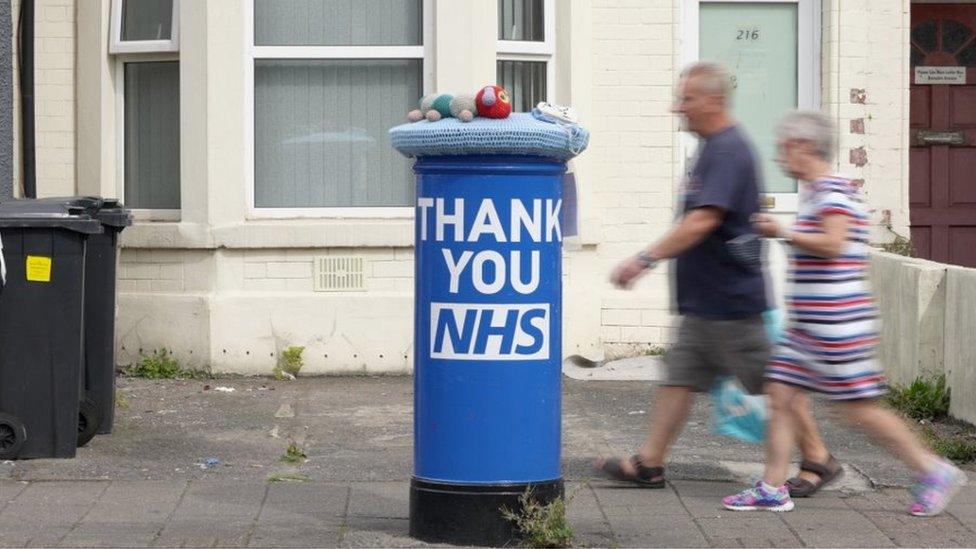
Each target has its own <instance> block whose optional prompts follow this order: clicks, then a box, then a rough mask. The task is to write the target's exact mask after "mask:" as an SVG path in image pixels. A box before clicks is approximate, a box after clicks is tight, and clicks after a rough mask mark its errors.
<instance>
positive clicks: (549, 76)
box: [497, 0, 555, 112]
mask: <svg viewBox="0 0 976 549" xmlns="http://www.w3.org/2000/svg"><path fill="white" fill-rule="evenodd" d="M554 44H555V1H554V0H498V64H497V75H498V76H497V78H498V85H500V86H502V87H504V88H505V89H507V90H508V92H509V95H510V96H511V98H512V108H513V109H514V110H515V111H517V112H527V111H530V110H532V108H533V107H535V106H536V104H538V103H539V101H547V100H548V99H549V94H550V90H551V89H552V83H553V75H554V74H555V72H554V67H553V53H554V51H555V47H554Z"/></svg>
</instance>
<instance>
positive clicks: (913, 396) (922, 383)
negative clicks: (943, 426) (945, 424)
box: [887, 374, 951, 421]
mask: <svg viewBox="0 0 976 549" xmlns="http://www.w3.org/2000/svg"><path fill="white" fill-rule="evenodd" d="M950 393H951V391H950V389H949V387H948V385H947V384H946V378H945V374H939V375H929V376H919V377H917V378H915V381H913V382H911V384H909V385H908V386H907V387H905V386H901V385H896V386H894V387H892V388H891V392H890V393H889V394H888V397H887V400H888V403H889V404H890V405H891V406H892V407H894V408H895V409H896V410H898V411H900V412H902V413H903V414H905V415H906V416H908V417H910V418H912V419H924V420H929V421H932V420H937V419H942V418H944V417H946V416H947V415H949V399H950V397H951V394H950Z"/></svg>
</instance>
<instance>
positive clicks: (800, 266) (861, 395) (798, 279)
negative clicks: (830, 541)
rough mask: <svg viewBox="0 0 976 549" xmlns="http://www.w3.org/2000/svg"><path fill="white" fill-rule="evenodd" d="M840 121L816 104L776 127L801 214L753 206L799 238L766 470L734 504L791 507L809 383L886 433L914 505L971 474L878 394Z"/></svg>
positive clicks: (929, 509) (762, 224)
mask: <svg viewBox="0 0 976 549" xmlns="http://www.w3.org/2000/svg"><path fill="white" fill-rule="evenodd" d="M833 133H834V132H833V124H832V123H831V122H830V120H829V119H828V118H827V117H826V116H824V115H823V114H821V113H818V112H802V111H797V112H793V113H790V114H788V115H787V116H786V117H784V118H783V120H782V121H781V122H780V124H779V126H778V127H777V139H778V147H779V154H778V158H777V161H778V162H779V164H780V166H781V167H782V169H783V170H784V171H785V172H786V173H787V174H789V175H790V176H791V177H794V178H797V179H799V180H800V181H801V190H800V206H799V212H798V215H797V221H796V224H795V225H794V226H793V228H792V229H791V230H787V229H784V228H783V227H782V226H781V225H780V224H779V223H778V222H777V221H776V220H775V219H774V218H773V217H772V216H769V215H766V214H760V215H757V216H755V219H754V225H755V228H756V230H757V232H759V233H761V234H762V235H764V236H767V237H776V238H783V239H784V240H785V241H786V242H787V243H789V244H790V245H791V247H792V250H791V258H790V269H789V280H788V285H787V297H786V300H787V309H788V311H789V323H788V328H787V330H786V336H785V337H784V339H783V340H782V341H781V342H780V344H779V345H778V346H777V348H776V349H775V350H774V352H773V356H772V358H771V360H770V363H769V366H768V367H767V369H766V382H767V384H766V393H767V394H768V395H769V397H770V412H771V413H770V418H769V424H768V432H767V440H766V471H765V474H764V477H763V480H761V481H759V482H757V483H756V485H755V487H753V488H750V489H748V490H745V491H743V492H741V493H739V494H736V495H733V496H729V497H726V498H725V499H724V500H723V501H722V503H723V504H724V506H725V507H726V508H727V509H731V510H735V511H758V510H768V511H789V510H791V509H793V501H792V500H791V499H790V493H789V488H788V487H787V486H786V484H785V482H786V480H787V470H788V467H789V464H790V457H791V451H792V448H793V445H794V442H795V438H796V417H795V415H794V412H793V411H791V410H792V409H793V408H794V405H795V404H796V402H795V399H797V398H799V397H800V395H802V394H803V393H802V392H803V391H805V390H809V391H816V392H819V393H822V394H824V395H825V396H826V397H827V398H828V399H831V400H834V401H836V402H837V403H838V404H839V405H840V408H841V410H842V412H843V415H844V417H845V418H846V419H848V420H851V421H852V422H854V423H855V424H857V425H859V426H862V427H864V428H865V429H867V430H868V431H869V432H870V433H871V434H872V435H874V436H875V437H876V438H877V439H879V440H880V441H882V442H884V443H885V444H886V445H887V446H888V447H889V448H890V449H891V450H892V451H893V452H895V453H896V454H897V455H898V457H899V458H901V460H902V461H903V462H904V463H905V464H906V465H907V466H908V467H909V468H911V470H912V471H913V472H914V473H915V475H916V477H917V479H918V483H917V485H916V486H915V488H914V489H913V490H912V494H913V495H914V497H915V501H914V503H913V504H912V505H911V508H910V509H909V512H910V513H911V514H912V515H917V516H933V515H937V514H939V513H941V512H942V511H943V510H944V509H945V507H946V505H948V503H949V500H950V499H951V498H952V497H953V495H955V493H956V491H958V489H959V488H960V487H962V486H963V485H964V484H965V483H966V475H965V473H963V472H962V471H960V470H959V469H958V468H956V467H955V466H953V465H952V464H950V463H948V462H947V461H944V460H942V459H940V458H938V457H937V456H935V455H934V454H932V453H931V452H930V451H929V450H928V449H926V448H925V446H924V445H923V444H922V443H921V442H920V441H919V439H918V437H916V436H915V434H914V433H913V432H912V431H911V429H910V428H909V427H908V426H907V425H906V424H905V423H904V422H903V421H902V420H901V419H900V418H898V417H897V416H896V415H895V414H894V413H892V412H891V411H889V410H887V409H885V408H883V407H881V406H880V405H879V404H878V403H877V402H876V401H877V399H878V397H881V396H882V395H884V394H885V393H886V392H887V386H886V382H885V379H884V376H883V373H882V370H881V366H880V365H879V364H878V363H877V361H876V358H875V354H876V353H875V351H876V347H877V343H878V330H877V326H876V321H877V308H876V307H875V304H874V301H873V298H872V296H871V294H870V291H869V289H868V286H867V281H866V277H867V259H868V258H867V252H868V216H867V211H866V208H865V206H864V204H863V203H862V202H861V199H860V197H859V193H858V191H857V189H856V188H855V187H854V186H852V184H851V182H850V181H849V180H847V179H845V178H844V177H841V176H837V175H831V173H830V161H831V158H832V155H833V148H834V143H833Z"/></svg>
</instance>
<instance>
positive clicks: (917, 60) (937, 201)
mask: <svg viewBox="0 0 976 549" xmlns="http://www.w3.org/2000/svg"><path fill="white" fill-rule="evenodd" d="M911 36H912V46H911V52H912V54H911V55H912V56H911V65H912V71H911V73H912V74H911V78H912V86H911V142H912V147H911V155H910V161H909V162H910V176H909V184H910V203H911V227H912V241H913V242H914V244H915V247H916V249H917V251H918V255H919V256H920V257H924V258H927V259H932V260H935V261H941V262H944V263H954V264H956V265H965V266H967V267H976V4H969V5H967V4H912V33H911ZM920 66H925V67H931V66H937V67H965V71H964V72H965V78H966V80H965V84H954V85H949V84H923V83H920V81H919V80H918V76H919V75H918V74H917V71H916V67H920ZM926 70H928V69H923V71H926ZM956 70H957V71H959V70H961V69H956ZM928 71H929V72H931V70H928ZM923 78H924V76H923ZM950 78H951V77H950Z"/></svg>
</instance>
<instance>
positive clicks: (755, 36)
mask: <svg viewBox="0 0 976 549" xmlns="http://www.w3.org/2000/svg"><path fill="white" fill-rule="evenodd" d="M735 39H736V40H759V29H751V30H750V29H739V34H738V35H736V37H735Z"/></svg>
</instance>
